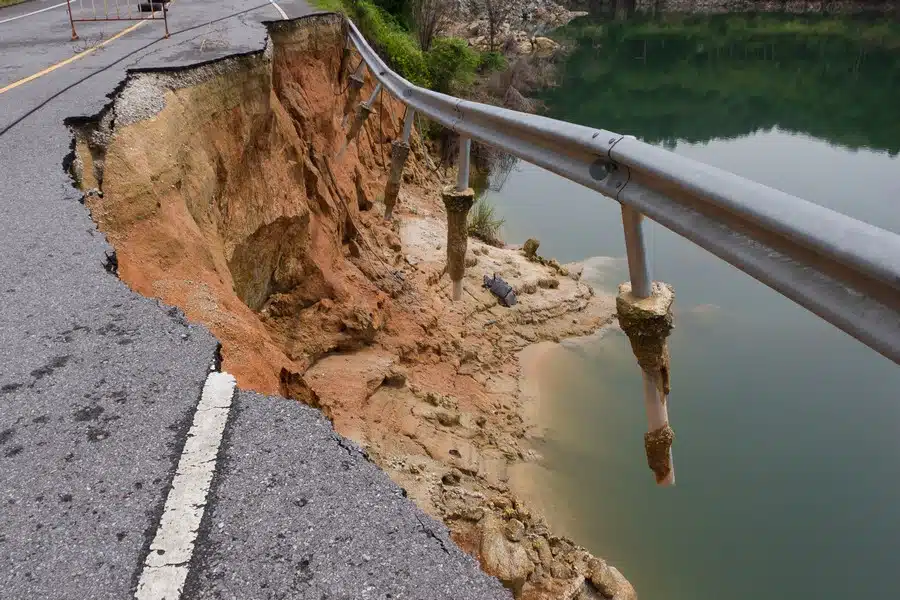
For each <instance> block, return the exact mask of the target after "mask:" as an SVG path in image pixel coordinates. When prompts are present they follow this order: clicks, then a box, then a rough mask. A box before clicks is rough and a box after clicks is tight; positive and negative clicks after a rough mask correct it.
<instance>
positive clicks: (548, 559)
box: [531, 537, 553, 569]
mask: <svg viewBox="0 0 900 600" xmlns="http://www.w3.org/2000/svg"><path fill="white" fill-rule="evenodd" d="M531 545H532V546H533V547H534V549H535V550H536V551H537V554H538V558H539V559H540V561H541V564H542V565H543V566H544V568H545V569H550V565H551V564H553V553H552V552H550V544H548V543H547V540H545V539H544V538H542V537H539V538H537V539H536V540H534V541H532V542H531Z"/></svg>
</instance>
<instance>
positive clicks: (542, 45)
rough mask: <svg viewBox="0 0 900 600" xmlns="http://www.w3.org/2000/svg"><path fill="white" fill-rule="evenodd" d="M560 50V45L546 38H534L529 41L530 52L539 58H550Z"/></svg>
mask: <svg viewBox="0 0 900 600" xmlns="http://www.w3.org/2000/svg"><path fill="white" fill-rule="evenodd" d="M559 48H560V45H559V44H558V43H556V42H554V41H553V40H551V39H550V38H548V37H536V38H534V39H532V40H531V51H532V52H533V53H534V54H536V55H537V56H540V57H542V58H543V57H547V56H552V55H553V54H555V53H556V52H557V51H558V50H559Z"/></svg>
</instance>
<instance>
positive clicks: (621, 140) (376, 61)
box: [348, 21, 900, 364]
mask: <svg viewBox="0 0 900 600" xmlns="http://www.w3.org/2000/svg"><path fill="white" fill-rule="evenodd" d="M348 35H349V38H350V41H351V42H352V43H353V45H354V46H355V47H356V49H357V51H358V52H359V53H360V55H361V56H362V58H363V60H364V61H365V63H366V65H367V66H368V68H369V70H370V72H371V73H372V75H373V76H374V77H375V78H376V79H377V80H378V82H379V83H380V84H381V85H382V86H383V87H384V89H385V90H387V91H388V92H390V93H391V94H392V95H394V96H395V97H396V98H398V99H399V100H400V101H401V102H403V103H404V104H405V105H406V106H407V109H408V110H415V111H418V112H419V113H421V114H422V115H425V116H426V117H428V118H430V119H432V120H434V121H436V122H438V123H440V124H441V125H443V126H445V127H448V128H450V129H452V130H453V131H455V132H457V133H458V134H460V135H461V136H462V137H463V139H464V140H465V139H467V138H468V139H474V140H477V141H479V142H481V143H483V144H487V145H489V146H493V147H494V148H497V149H499V150H502V151H504V152H507V153H509V154H511V155H513V156H516V157H518V158H520V159H522V160H524V161H527V162H530V163H533V164H535V165H538V166H541V167H543V168H545V169H548V170H550V171H552V172H554V173H556V174H558V175H560V176H562V177H565V178H566V179H569V180H571V181H574V182H576V183H579V184H581V185H583V186H585V187H588V188H590V189H593V190H596V191H597V192H600V193H601V194H603V195H604V196H607V197H609V198H612V199H614V200H616V201H618V202H619V203H620V204H621V205H622V209H623V219H624V223H625V225H626V227H625V231H626V246H627V250H628V258H629V272H630V275H631V280H632V285H633V289H634V291H635V293H636V294H637V295H639V296H641V297H646V296H648V295H649V293H650V281H651V280H650V273H649V269H648V267H647V263H646V260H644V258H643V254H644V252H643V239H642V229H641V219H642V215H646V216H647V217H649V218H651V219H653V220H654V221H656V222H657V223H659V224H661V225H663V226H664V227H667V228H668V229H670V230H672V231H674V232H675V233H677V234H679V235H681V236H682V237H684V238H686V239H688V240H691V241H692V242H694V243H695V244H697V245H699V246H700V247H702V248H704V249H706V250H708V251H709V252H711V253H712V254H714V255H716V256H718V257H719V258H721V259H723V260H725V261H726V262H728V263H730V264H732V265H734V266H735V267H737V268H738V269H740V270H742V271H744V272H745V273H747V274H749V275H751V276H752V277H754V278H756V279H757V280H759V281H761V282H762V283H764V284H765V285H767V286H769V287H770V288H772V289H774V290H777V291H778V292H780V293H781V294H783V295H784V296H786V297H788V298H790V299H791V300H793V301H794V302H796V303H797V304H800V305H801V306H803V307H805V308H807V309H808V310H810V311H811V312H813V313H815V314H816V315H818V316H820V317H821V318H822V319H824V320H825V321H827V322H829V323H831V324H832V325H834V326H836V327H838V328H840V329H842V330H843V331H845V332H847V333H848V334H850V335H852V336H853V337H855V338H856V339H858V340H859V341H861V342H862V343H864V344H865V345H867V346H869V347H870V348H873V349H874V350H876V351H877V352H879V353H881V354H882V355H884V356H885V357H887V358H889V359H890V360H892V361H894V362H895V363H898V364H900V235H897V234H895V233H892V232H890V231H887V230H884V229H880V228H878V227H875V226H873V225H869V224H867V223H863V222H862V221H858V220H856V219H853V218H850V217H848V216H846V215H843V214H840V213H837V212H835V211H832V210H829V209H827V208H824V207H822V206H819V205H816V204H813V203H811V202H808V201H806V200H802V199H800V198H797V197H795V196H791V195H789V194H786V193H784V192H780V191H778V190H775V189H773V188H770V187H767V186H764V185H761V184H759V183H756V182H753V181H750V180H748V179H744V178H742V177H739V176H737V175H734V174H733V173H729V172H727V171H723V170H721V169H716V168H714V167H710V166H708V165H705V164H702V163H699V162H696V161H693V160H690V159H688V158H683V157H680V156H677V155H675V154H673V153H671V152H668V151H666V150H663V149H660V148H657V147H654V146H651V145H649V144H645V143H643V142H640V141H638V140H636V139H634V138H632V137H627V136H622V135H619V134H616V133H613V132H610V131H606V130H603V129H593V128H589V127H583V126H581V125H574V124H572V123H566V122H563V121H557V120H554V119H549V118H546V117H541V116H537V115H529V114H524V113H519V112H515V111H511V110H507V109H503V108H498V107H495V106H489V105H485V104H479V103H476V102H470V101H467V100H461V99H459V98H455V97H452V96H448V95H445V94H440V93H437V92H434V91H431V90H427V89H424V88H421V87H418V86H415V85H413V84H411V83H410V82H408V81H406V80H405V79H403V78H402V77H400V76H399V75H398V74H397V73H395V72H394V71H392V70H391V69H390V68H388V66H387V65H386V64H385V63H384V61H383V60H382V59H381V58H380V57H379V56H378V54H377V53H376V52H375V51H374V50H373V49H372V48H371V47H370V46H369V44H368V42H367V41H366V39H365V38H364V37H363V36H362V34H361V33H360V32H359V29H357V27H356V25H355V24H353V23H352V22H349V21H348ZM860 193H865V192H864V189H862V190H861V192H860Z"/></svg>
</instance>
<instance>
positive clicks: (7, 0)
mask: <svg viewBox="0 0 900 600" xmlns="http://www.w3.org/2000/svg"><path fill="white" fill-rule="evenodd" d="M23 2H25V0H0V8H3V7H4V6H12V5H13V4H21V3H23Z"/></svg>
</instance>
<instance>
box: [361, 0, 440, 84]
mask: <svg viewBox="0 0 900 600" xmlns="http://www.w3.org/2000/svg"><path fill="white" fill-rule="evenodd" d="M344 3H345V8H346V9H347V12H348V13H349V14H350V16H351V17H354V18H355V19H356V21H357V24H358V25H359V27H360V30H361V31H362V33H363V35H364V36H366V38H368V39H369V41H370V42H371V43H372V44H374V45H375V46H376V49H377V50H380V51H381V54H382V55H383V56H384V58H385V60H386V61H387V62H388V63H389V64H390V65H391V67H393V68H394V70H396V71H397V72H398V73H400V75H402V76H403V77H405V78H406V79H408V80H410V81H411V82H413V83H415V84H416V85H421V86H423V87H429V86H430V85H431V78H430V76H429V69H428V64H427V62H426V61H425V55H424V54H423V53H422V51H421V50H420V49H419V47H418V46H416V43H415V41H414V40H413V39H412V37H410V35H409V33H408V32H407V31H406V30H405V29H404V28H403V26H402V25H401V24H400V23H399V22H398V21H397V20H396V19H395V18H393V17H392V16H391V15H390V14H388V13H387V12H385V10H384V9H382V8H380V7H378V6H376V5H375V4H374V3H372V2H371V1H370V0H345V2H344Z"/></svg>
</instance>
